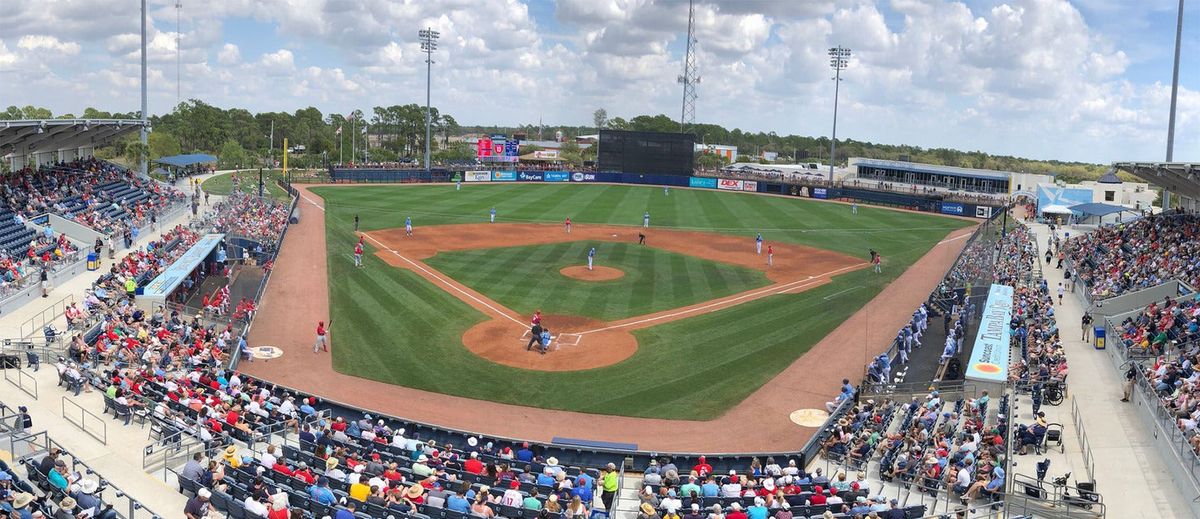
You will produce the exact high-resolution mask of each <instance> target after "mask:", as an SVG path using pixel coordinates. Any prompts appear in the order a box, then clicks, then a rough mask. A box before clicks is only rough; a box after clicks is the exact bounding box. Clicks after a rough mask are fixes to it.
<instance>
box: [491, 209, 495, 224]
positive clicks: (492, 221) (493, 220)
mask: <svg viewBox="0 0 1200 519" xmlns="http://www.w3.org/2000/svg"><path fill="white" fill-rule="evenodd" d="M490 215H491V217H492V220H491V223H496V208H495V207H493V208H492V212H491V213H490Z"/></svg>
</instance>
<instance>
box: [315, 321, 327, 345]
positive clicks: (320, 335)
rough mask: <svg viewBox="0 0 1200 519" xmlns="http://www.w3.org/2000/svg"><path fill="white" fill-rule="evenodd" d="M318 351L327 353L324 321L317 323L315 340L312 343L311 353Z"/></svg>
mask: <svg viewBox="0 0 1200 519" xmlns="http://www.w3.org/2000/svg"><path fill="white" fill-rule="evenodd" d="M319 350H325V351H329V339H328V338H327V337H325V321H318V322H317V340H316V342H313V353H317V352H318V351H319Z"/></svg>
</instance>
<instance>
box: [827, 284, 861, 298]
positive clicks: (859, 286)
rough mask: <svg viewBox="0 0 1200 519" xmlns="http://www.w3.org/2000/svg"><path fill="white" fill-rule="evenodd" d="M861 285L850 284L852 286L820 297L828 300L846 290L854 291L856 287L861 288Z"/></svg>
mask: <svg viewBox="0 0 1200 519" xmlns="http://www.w3.org/2000/svg"><path fill="white" fill-rule="evenodd" d="M862 287H863V286H862V285H856V286H852V287H850V288H847V289H845V290H842V291H840V292H834V293H832V294H829V295H827V296H825V297H822V298H821V299H824V300H826V301H828V300H830V299H833V298H835V297H837V296H840V295H842V294H845V293H846V292H853V291H855V290H858V289H860V288H862Z"/></svg>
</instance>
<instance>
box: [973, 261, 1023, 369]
mask: <svg viewBox="0 0 1200 519" xmlns="http://www.w3.org/2000/svg"><path fill="white" fill-rule="evenodd" d="M1012 305H1013V288H1012V287H1010V286H1008V285H999V284H995V285H992V288H991V289H990V290H988V297H987V303H985V304H984V305H983V316H982V317H981V318H980V320H979V331H978V332H977V333H976V334H975V346H974V347H973V348H972V349H971V360H969V361H967V371H966V375H965V378H966V379H967V380H976V381H980V382H996V383H1004V382H1007V381H1008V347H1009V344H1008V342H1009V339H1008V336H1009V328H1008V324H1009V320H1011V319H1012Z"/></svg>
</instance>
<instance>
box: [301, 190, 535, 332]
mask: <svg viewBox="0 0 1200 519" xmlns="http://www.w3.org/2000/svg"><path fill="white" fill-rule="evenodd" d="M301 196H303V197H304V199H305V200H306V201H307V202H308V203H310V204H312V205H314V206H316V207H317V208H318V209H320V210H321V211H325V206H322V205H319V204H317V203H316V202H314V201H313V200H312V199H311V198H309V197H307V196H305V195H304V194H303V193H302V194H301ZM363 236H366V237H367V239H368V240H371V241H372V242H375V244H376V245H378V246H379V248H381V249H384V250H386V251H388V252H390V253H392V254H395V255H396V257H397V258H400V259H402V260H404V261H407V262H408V264H409V265H412V266H413V268H414V269H417V270H420V271H421V272H423V273H425V275H427V276H429V277H431V278H433V279H435V280H437V281H438V282H439V283H441V284H443V285H446V286H447V287H449V288H451V289H453V290H454V291H456V292H458V293H459V294H462V295H463V296H466V297H467V298H469V299H470V300H472V301H475V302H476V303H479V304H481V305H483V306H485V307H487V308H488V309H489V310H491V311H493V312H495V313H497V314H499V315H500V316H501V317H504V318H505V319H508V320H510V321H512V322H514V323H517V324H519V325H521V326H525V323H523V322H521V321H520V320H518V319H516V318H514V317H513V316H511V315H508V314H507V313H504V312H503V311H501V310H500V309H498V308H496V307H494V306H492V305H491V304H489V303H488V302H487V301H484V300H482V299H479V298H478V297H475V296H474V295H473V294H471V293H470V292H467V291H465V290H463V289H461V288H458V287H457V286H454V284H453V283H450V282H449V281H446V280H445V279H442V277H441V276H439V275H437V274H435V273H434V272H433V271H431V270H429V269H427V268H425V266H424V265H421V264H420V263H417V262H415V261H413V260H410V259H408V258H406V257H404V255H402V254H400V253H399V252H396V250H395V249H393V248H391V247H388V246H387V245H384V244H383V242H380V241H379V240H376V239H375V237H374V236H371V235H369V234H363Z"/></svg>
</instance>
